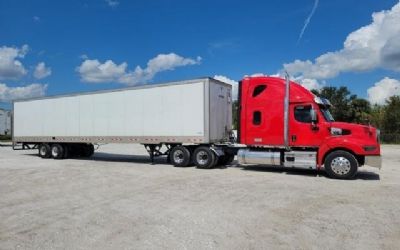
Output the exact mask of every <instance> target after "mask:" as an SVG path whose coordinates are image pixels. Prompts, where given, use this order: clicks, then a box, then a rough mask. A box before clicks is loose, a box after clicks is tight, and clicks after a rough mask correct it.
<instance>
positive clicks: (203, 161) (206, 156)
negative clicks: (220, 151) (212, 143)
mask: <svg viewBox="0 0 400 250" xmlns="http://www.w3.org/2000/svg"><path fill="white" fill-rule="evenodd" d="M217 160H218V158H217V157H216V155H215V154H214V152H213V151H212V150H211V149H210V148H209V147H198V148H197V149H196V150H195V151H194V153H193V162H194V164H195V165H196V166H197V167H198V168H213V167H214V166H215V165H216V163H217Z"/></svg>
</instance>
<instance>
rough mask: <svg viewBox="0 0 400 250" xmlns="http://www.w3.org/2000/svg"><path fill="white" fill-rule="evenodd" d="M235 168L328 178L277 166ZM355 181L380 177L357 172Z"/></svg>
mask: <svg viewBox="0 0 400 250" xmlns="http://www.w3.org/2000/svg"><path fill="white" fill-rule="evenodd" d="M236 167H239V168H242V170H244V171H258V172H271V173H280V174H287V175H303V176H307V177H318V176H323V177H325V178H329V177H328V175H327V174H326V172H325V171H324V170H319V171H317V170H312V169H296V168H285V167H277V166H269V165H263V166H260V165H249V166H239V165H237V166H236ZM354 179H356V180H367V181H378V180H380V176H379V174H377V173H374V172H369V171H363V170H362V169H361V170H359V172H358V173H357V175H356V176H355V178H354Z"/></svg>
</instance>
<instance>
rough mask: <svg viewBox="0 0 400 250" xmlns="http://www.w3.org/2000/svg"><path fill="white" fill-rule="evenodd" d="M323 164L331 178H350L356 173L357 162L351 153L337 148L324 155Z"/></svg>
mask: <svg viewBox="0 0 400 250" xmlns="http://www.w3.org/2000/svg"><path fill="white" fill-rule="evenodd" d="M324 166H325V171H326V172H327V174H328V175H329V177H331V178H335V179H352V178H354V176H355V175H356V174H357V169H358V162H357V159H356V158H355V157H354V155H353V154H351V153H349V152H347V151H343V150H338V151H334V152H332V153H330V154H329V155H328V156H327V157H326V159H325V163H324Z"/></svg>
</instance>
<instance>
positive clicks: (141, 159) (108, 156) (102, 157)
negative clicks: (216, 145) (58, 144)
mask: <svg viewBox="0 0 400 250" xmlns="http://www.w3.org/2000/svg"><path fill="white" fill-rule="evenodd" d="M25 155H29V156H35V157H39V156H38V154H36V153H35V154H32V153H29V154H25ZM68 159H74V160H82V161H103V162H129V163H147V164H151V161H150V157H149V156H146V155H124V154H113V153H100V152H96V153H94V154H93V156H91V157H70V158H68ZM154 164H156V165H170V164H169V163H168V162H167V158H166V157H165V156H161V157H155V158H154Z"/></svg>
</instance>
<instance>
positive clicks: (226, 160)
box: [218, 153, 235, 166]
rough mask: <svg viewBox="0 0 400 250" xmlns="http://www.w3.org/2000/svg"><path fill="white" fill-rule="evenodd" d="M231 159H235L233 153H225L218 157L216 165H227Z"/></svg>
mask: <svg viewBox="0 0 400 250" xmlns="http://www.w3.org/2000/svg"><path fill="white" fill-rule="evenodd" d="M233 159H235V155H233V154H227V153H225V155H223V156H220V157H219V159H218V165H222V166H225V165H229V164H231V163H232V161H233Z"/></svg>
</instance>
